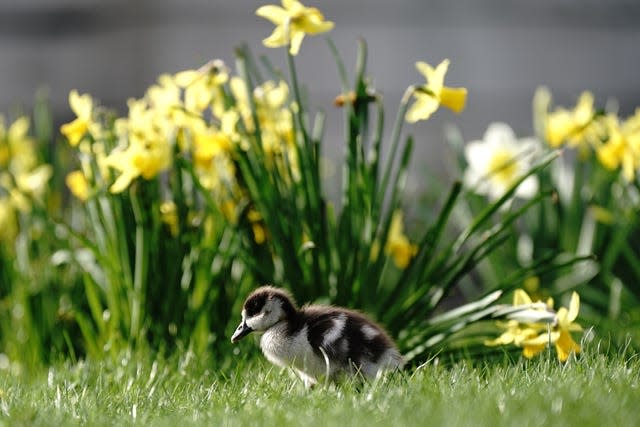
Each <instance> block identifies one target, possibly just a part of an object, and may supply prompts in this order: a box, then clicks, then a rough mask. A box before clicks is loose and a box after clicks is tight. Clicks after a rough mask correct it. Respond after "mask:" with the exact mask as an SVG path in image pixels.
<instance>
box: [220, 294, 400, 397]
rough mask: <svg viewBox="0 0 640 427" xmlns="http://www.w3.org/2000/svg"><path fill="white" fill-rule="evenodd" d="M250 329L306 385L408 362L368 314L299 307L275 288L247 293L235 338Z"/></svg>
mask: <svg viewBox="0 0 640 427" xmlns="http://www.w3.org/2000/svg"><path fill="white" fill-rule="evenodd" d="M251 332H257V333H262V337H261V338H260V347H261V348H262V352H263V353H264V355H265V356H266V358H267V359H268V360H269V361H270V362H271V363H273V364H275V365H277V366H281V367H291V368H292V369H293V370H294V371H295V372H296V373H297V374H298V376H299V377H300V378H301V379H302V381H303V382H304V384H305V387H307V388H308V387H311V386H313V385H315V384H316V383H317V382H318V379H319V378H320V377H322V376H325V377H326V378H328V379H335V378H337V377H340V376H343V375H346V376H354V375H362V376H364V377H365V378H368V379H374V378H376V377H377V376H379V375H380V374H381V373H383V372H385V371H391V370H397V369H401V368H402V367H403V365H404V360H403V358H402V355H401V354H400V352H399V351H398V349H397V348H396V346H395V344H394V342H393V340H392V339H391V338H390V337H389V336H388V335H387V333H386V332H385V331H384V329H382V327H380V326H379V325H377V324H376V323H375V322H373V321H372V320H370V319H368V318H367V317H365V316H364V315H363V314H361V313H358V312H356V311H352V310H348V309H345V308H340V307H333V306H326V305H307V306H304V307H302V308H301V309H298V307H297V306H296V303H295V300H294V299H293V297H292V296H291V294H289V293H288V292H287V291H285V290H283V289H279V288H275V287H272V286H263V287H260V288H258V289H256V290H255V291H253V292H252V293H251V294H250V295H249V296H248V297H247V299H246V301H245V303H244V306H243V309H242V322H240V325H238V327H237V329H236V330H235V332H234V334H233V336H232V337H231V342H232V343H235V342H238V341H239V340H240V339H242V338H244V337H245V336H247V335H249V334H250V333H251Z"/></svg>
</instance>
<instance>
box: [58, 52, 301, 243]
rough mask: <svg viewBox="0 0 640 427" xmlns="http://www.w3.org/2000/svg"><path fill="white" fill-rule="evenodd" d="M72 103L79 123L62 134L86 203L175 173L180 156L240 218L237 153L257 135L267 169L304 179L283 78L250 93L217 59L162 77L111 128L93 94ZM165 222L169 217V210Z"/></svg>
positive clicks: (73, 186)
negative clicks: (75, 152)
mask: <svg viewBox="0 0 640 427" xmlns="http://www.w3.org/2000/svg"><path fill="white" fill-rule="evenodd" d="M69 102H70V104H71V108H72V110H73V111H74V112H75V113H76V115H77V118H76V119H75V120H73V121H72V122H71V123H68V124H66V125H63V126H62V128H61V132H62V133H63V134H64V135H65V136H66V137H67V139H68V140H69V142H70V144H71V145H73V146H75V147H78V149H79V151H80V152H81V156H80V158H81V163H82V165H81V169H80V170H77V171H74V172H72V173H70V174H69V175H68V176H67V180H66V182H67V185H68V187H69V188H70V190H71V192H72V193H73V194H74V195H75V196H76V197H77V198H79V199H80V200H87V199H88V198H90V197H91V196H92V195H94V194H97V193H98V192H99V191H101V190H102V189H104V188H108V190H109V191H110V192H111V193H116V194H117V193H120V192H122V191H124V190H126V189H127V188H129V186H130V185H131V184H132V183H133V182H134V181H136V180H138V179H144V180H151V179H154V178H156V177H157V176H159V175H160V174H162V173H164V172H167V171H169V170H171V169H172V168H173V167H174V162H175V159H176V156H180V157H182V158H184V159H186V160H188V161H190V162H191V165H192V167H193V170H194V172H195V174H196V176H197V177H198V180H199V181H200V184H201V185H202V186H203V187H204V188H205V189H207V190H210V191H211V194H212V195H213V196H214V199H215V201H216V203H218V205H219V206H220V208H221V211H222V212H223V213H224V214H225V215H226V216H227V218H228V219H230V220H232V221H235V220H236V215H237V212H236V211H237V210H238V209H237V205H238V204H239V203H240V201H241V199H242V198H243V197H244V191H243V189H242V188H241V186H240V184H239V183H238V181H237V179H236V175H237V170H236V163H235V161H234V156H235V155H236V150H249V149H251V147H252V144H251V141H252V138H255V136H254V135H255V134H256V133H257V131H258V130H259V140H260V142H261V148H262V150H263V152H264V159H265V160H264V161H265V162H266V163H267V165H268V166H269V167H272V168H274V169H275V168H284V167H286V168H288V169H287V170H288V171H289V173H288V174H286V175H284V176H290V178H292V179H297V178H299V169H298V158H297V155H296V150H295V149H294V144H295V140H294V131H293V118H292V113H291V106H290V105H289V88H288V86H287V84H286V83H285V82H283V81H280V82H273V81H267V82H265V83H263V84H262V85H260V86H257V87H256V88H255V89H254V90H253V91H252V92H251V93H250V92H249V90H248V89H247V87H246V84H245V83H244V81H243V80H242V79H240V78H239V77H231V76H230V75H229V71H228V69H227V68H226V66H225V65H224V63H222V61H219V60H216V61H211V62H210V63H208V64H206V65H204V66H203V67H201V68H200V69H198V70H186V71H181V72H178V73H176V74H173V75H168V74H167V75H162V76H160V77H159V79H158V81H157V83H156V84H155V85H153V86H151V87H150V88H149V89H148V90H147V92H146V94H145V96H144V97H143V98H141V99H131V100H129V102H128V107H129V108H128V115H127V116H126V117H121V118H118V119H116V120H115V122H113V125H111V126H110V127H109V126H108V125H104V124H101V120H102V119H101V118H100V114H98V113H97V112H96V111H97V108H96V105H95V102H94V101H93V100H92V99H91V97H90V96H89V95H79V94H78V93H77V92H76V91H72V92H71V94H70V95H69ZM254 113H255V116H254ZM256 120H257V122H256ZM108 147H109V148H108ZM88 158H91V159H93V160H95V164H96V165H97V167H95V165H94V166H92V165H90V164H89V162H88V161H87V160H86V159H88ZM96 170H97V171H99V174H98V175H96ZM112 175H113V176H112ZM167 206H168V205H167ZM165 210H166V209H165ZM163 217H166V218H169V217H170V215H168V214H167V212H163ZM254 217H255V215H254ZM174 222H175V221H174ZM173 226H174V225H172V227H173ZM253 228H254V230H257V229H258V228H259V226H258V224H257V223H253ZM258 234H259V236H257V238H256V240H261V241H264V232H262V233H258Z"/></svg>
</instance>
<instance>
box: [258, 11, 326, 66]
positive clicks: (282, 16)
mask: <svg viewBox="0 0 640 427" xmlns="http://www.w3.org/2000/svg"><path fill="white" fill-rule="evenodd" d="M256 15H258V16H261V17H263V18H265V19H268V20H269V21H271V22H272V23H273V24H275V25H276V28H275V30H273V33H271V35H270V36H269V37H267V38H266V39H264V40H263V42H262V43H263V44H264V45H265V46H266V47H281V46H287V45H289V46H290V47H289V52H290V53H291V55H297V54H298V51H299V50H300V45H301V44H302V40H303V39H304V36H305V35H306V34H310V35H315V34H320V33H324V32H327V31H329V30H331V29H332V28H333V22H330V21H325V20H324V16H323V15H322V12H320V11H319V10H318V9H316V8H315V7H306V6H304V5H303V4H302V3H300V2H299V1H297V0H282V7H280V6H276V5H267V6H262V7H260V8H258V10H256Z"/></svg>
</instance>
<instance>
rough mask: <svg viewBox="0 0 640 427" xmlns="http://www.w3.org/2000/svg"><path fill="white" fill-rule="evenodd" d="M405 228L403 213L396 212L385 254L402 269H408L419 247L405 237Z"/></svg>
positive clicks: (392, 218)
mask: <svg viewBox="0 0 640 427" xmlns="http://www.w3.org/2000/svg"><path fill="white" fill-rule="evenodd" d="M403 228H404V226H403V224H402V212H401V211H400V210H396V211H395V212H394V213H393V216H392V217H391V225H390V226H389V235H388V237H387V243H386V245H385V247H384V252H385V254H387V255H389V256H391V257H392V258H393V262H394V264H395V265H396V266H397V267H398V268H400V269H405V268H407V266H408V265H409V263H410V262H411V259H412V258H413V257H414V256H415V255H416V254H417V253H418V247H417V246H416V245H414V244H413V243H411V242H410V241H409V239H408V238H407V236H405V235H404V231H403Z"/></svg>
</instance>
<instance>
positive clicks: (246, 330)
mask: <svg viewBox="0 0 640 427" xmlns="http://www.w3.org/2000/svg"><path fill="white" fill-rule="evenodd" d="M251 332H253V329H251V328H250V327H249V326H247V322H245V321H244V320H242V322H241V323H240V324H239V325H238V327H237V328H236V331H235V332H234V333H233V336H232V337H231V342H238V341H240V340H241V339H242V338H244V337H246V336H247V335H249V334H250V333H251Z"/></svg>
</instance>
